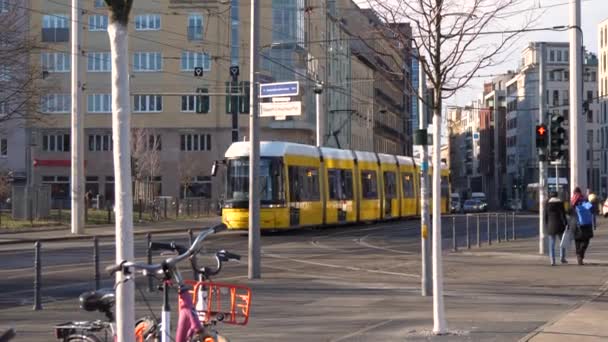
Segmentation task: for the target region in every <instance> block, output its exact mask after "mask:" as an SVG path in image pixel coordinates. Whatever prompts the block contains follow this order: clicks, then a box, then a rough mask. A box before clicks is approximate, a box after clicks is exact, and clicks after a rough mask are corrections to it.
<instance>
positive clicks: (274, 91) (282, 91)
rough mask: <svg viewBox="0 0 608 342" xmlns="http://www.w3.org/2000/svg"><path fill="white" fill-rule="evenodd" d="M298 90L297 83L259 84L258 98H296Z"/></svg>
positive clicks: (298, 85)
mask: <svg viewBox="0 0 608 342" xmlns="http://www.w3.org/2000/svg"><path fill="white" fill-rule="evenodd" d="M299 90H300V84H299V82H297V81H296V82H279V83H265V84H264V83H263V84H260V97H281V96H296V95H298V93H299Z"/></svg>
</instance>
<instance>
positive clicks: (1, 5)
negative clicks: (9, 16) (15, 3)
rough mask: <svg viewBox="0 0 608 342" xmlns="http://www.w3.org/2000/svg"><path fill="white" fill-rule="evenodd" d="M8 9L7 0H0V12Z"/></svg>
mask: <svg viewBox="0 0 608 342" xmlns="http://www.w3.org/2000/svg"><path fill="white" fill-rule="evenodd" d="M8 10H9V8H8V0H0V13H6V12H8Z"/></svg>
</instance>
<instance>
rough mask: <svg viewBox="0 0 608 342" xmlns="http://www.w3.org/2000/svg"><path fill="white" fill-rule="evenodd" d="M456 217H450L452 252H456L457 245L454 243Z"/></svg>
mask: <svg viewBox="0 0 608 342" xmlns="http://www.w3.org/2000/svg"><path fill="white" fill-rule="evenodd" d="M456 242H457V241H456V217H455V216H452V250H453V251H454V252H456V251H458V244H457V243H456Z"/></svg>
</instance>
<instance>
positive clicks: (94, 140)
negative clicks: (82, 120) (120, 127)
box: [89, 134, 113, 152]
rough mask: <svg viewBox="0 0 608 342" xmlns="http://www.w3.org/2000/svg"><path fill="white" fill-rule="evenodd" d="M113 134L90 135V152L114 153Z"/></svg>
mask: <svg viewBox="0 0 608 342" xmlns="http://www.w3.org/2000/svg"><path fill="white" fill-rule="evenodd" d="M112 149H113V140H112V135H111V134H89V151H91V152H93V151H112Z"/></svg>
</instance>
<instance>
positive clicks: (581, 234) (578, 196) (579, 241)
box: [569, 188, 593, 265]
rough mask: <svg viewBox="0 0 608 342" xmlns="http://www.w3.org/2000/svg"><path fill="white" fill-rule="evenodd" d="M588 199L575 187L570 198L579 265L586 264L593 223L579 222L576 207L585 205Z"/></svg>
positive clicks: (571, 225) (571, 222)
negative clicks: (584, 260) (586, 253)
mask: <svg viewBox="0 0 608 342" xmlns="http://www.w3.org/2000/svg"><path fill="white" fill-rule="evenodd" d="M586 201H587V199H586V198H585V197H584V196H583V195H582V193H581V190H580V189H579V188H576V189H574V193H573V194H572V198H570V204H571V206H572V207H571V210H570V221H569V223H570V227H573V228H574V230H573V232H574V234H573V235H574V243H575V245H576V260H577V262H578V264H579V265H584V262H583V259H585V252H586V251H587V248H588V247H589V240H591V238H592V237H593V224H591V223H590V224H580V223H579V222H578V216H577V214H576V207H577V206H579V205H583V204H584V203H585V202H586Z"/></svg>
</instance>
